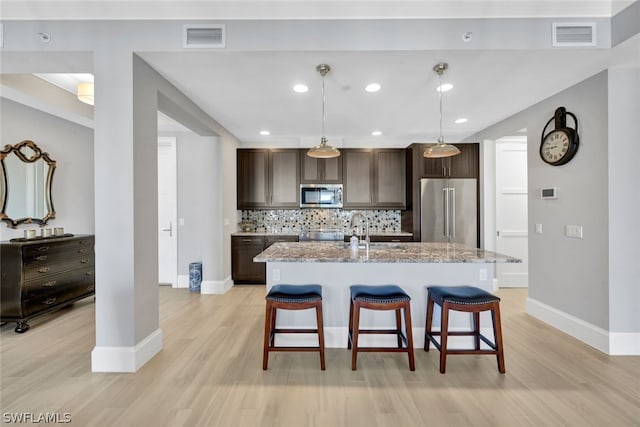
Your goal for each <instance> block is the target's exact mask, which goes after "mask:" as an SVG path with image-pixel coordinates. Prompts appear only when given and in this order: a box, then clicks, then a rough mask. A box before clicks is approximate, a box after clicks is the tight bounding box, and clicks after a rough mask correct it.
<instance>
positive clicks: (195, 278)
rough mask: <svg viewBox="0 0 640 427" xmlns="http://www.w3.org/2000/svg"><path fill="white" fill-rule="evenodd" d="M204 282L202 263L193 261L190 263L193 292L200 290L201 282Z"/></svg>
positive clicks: (191, 289) (190, 285) (190, 283)
mask: <svg viewBox="0 0 640 427" xmlns="http://www.w3.org/2000/svg"><path fill="white" fill-rule="evenodd" d="M201 283H202V263H201V262H192V263H191V264H189V290H190V291H191V292H200V284H201Z"/></svg>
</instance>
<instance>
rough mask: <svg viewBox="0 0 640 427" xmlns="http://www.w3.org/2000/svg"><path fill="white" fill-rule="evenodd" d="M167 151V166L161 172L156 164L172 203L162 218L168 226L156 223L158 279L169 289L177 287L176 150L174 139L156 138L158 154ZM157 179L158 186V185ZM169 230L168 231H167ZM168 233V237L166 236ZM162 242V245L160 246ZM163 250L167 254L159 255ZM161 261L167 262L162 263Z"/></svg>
mask: <svg viewBox="0 0 640 427" xmlns="http://www.w3.org/2000/svg"><path fill="white" fill-rule="evenodd" d="M161 147H163V149H166V150H168V151H167V152H168V157H169V160H168V162H167V163H168V164H167V165H166V166H168V167H167V168H166V169H165V168H163V170H161V168H160V164H158V174H165V178H166V180H167V181H168V182H169V183H170V185H168V186H167V188H166V189H165V190H166V191H167V192H168V194H167V197H168V198H169V200H171V201H172V202H173V203H170V205H171V207H170V209H169V212H166V213H164V215H163V217H168V218H169V223H168V224H166V223H165V224H161V223H160V221H158V260H159V263H158V264H159V265H158V278H159V282H160V283H162V284H167V283H171V287H173V288H177V287H178V195H177V149H176V138H175V137H158V152H159V151H160V148H161ZM160 182H161V180H160V177H158V185H160ZM160 208H161V206H160V203H158V216H159V217H160ZM169 230H170V231H169ZM167 233H168V235H167ZM161 242H162V244H161ZM162 250H165V251H167V253H165V254H161V251H162ZM163 260H168V261H167V262H164V261H163Z"/></svg>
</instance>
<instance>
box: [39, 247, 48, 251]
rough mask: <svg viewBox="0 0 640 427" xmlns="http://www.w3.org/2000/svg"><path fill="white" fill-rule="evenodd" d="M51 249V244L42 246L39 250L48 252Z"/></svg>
mask: <svg viewBox="0 0 640 427" xmlns="http://www.w3.org/2000/svg"><path fill="white" fill-rule="evenodd" d="M48 250H49V246H40V247H39V248H38V252H46V251H48Z"/></svg>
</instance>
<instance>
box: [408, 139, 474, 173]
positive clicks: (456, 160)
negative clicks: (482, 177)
mask: <svg viewBox="0 0 640 427" xmlns="http://www.w3.org/2000/svg"><path fill="white" fill-rule="evenodd" d="M453 145H455V146H456V147H458V149H459V150H460V154H458V155H456V156H453V157H444V158H441V159H427V158H426V157H423V156H422V151H424V148H426V147H427V145H426V144H417V146H418V147H419V149H417V150H416V153H417V154H418V155H420V156H422V157H421V166H422V167H421V174H420V175H421V177H422V178H443V177H447V178H477V177H478V165H479V144H453Z"/></svg>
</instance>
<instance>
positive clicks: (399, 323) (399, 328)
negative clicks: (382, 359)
mask: <svg viewBox="0 0 640 427" xmlns="http://www.w3.org/2000/svg"><path fill="white" fill-rule="evenodd" d="M405 314H406V313H405ZM401 333H402V316H401V314H400V309H399V308H398V309H396V337H397V338H398V348H402V337H401V336H400V334H401Z"/></svg>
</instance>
